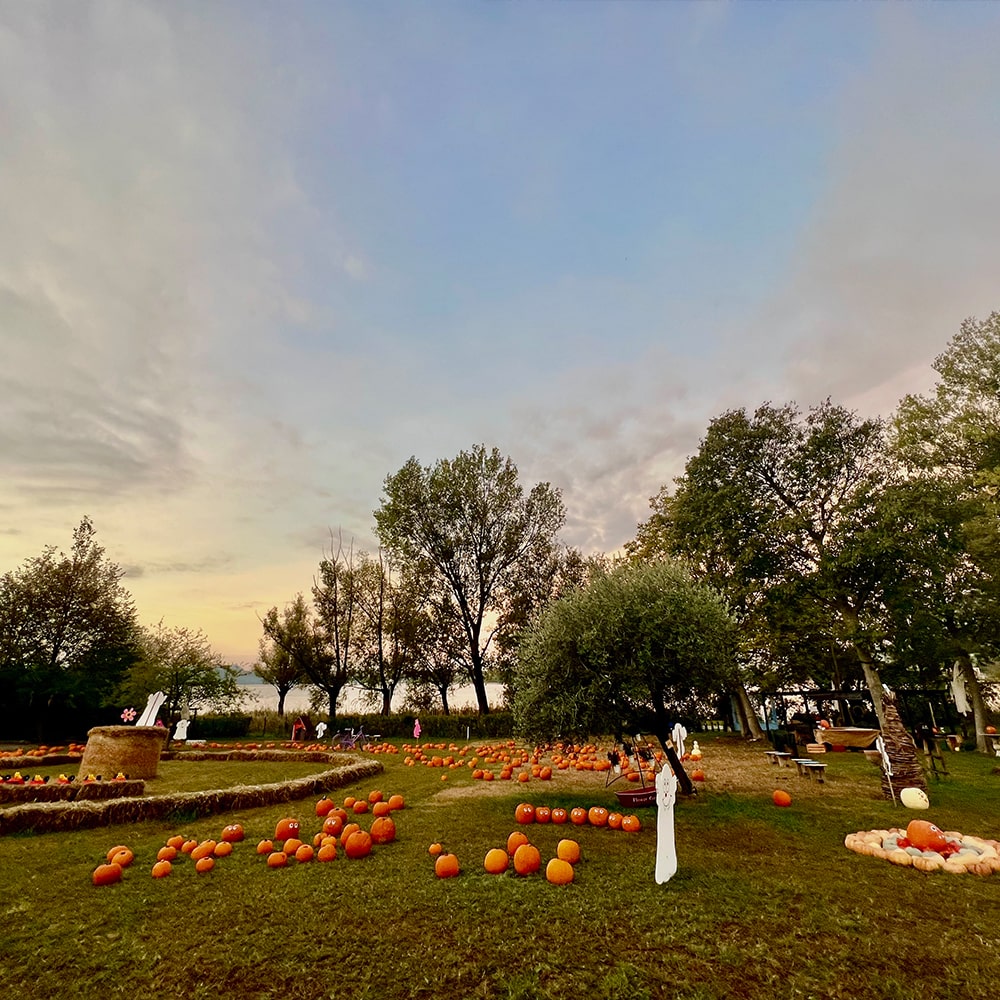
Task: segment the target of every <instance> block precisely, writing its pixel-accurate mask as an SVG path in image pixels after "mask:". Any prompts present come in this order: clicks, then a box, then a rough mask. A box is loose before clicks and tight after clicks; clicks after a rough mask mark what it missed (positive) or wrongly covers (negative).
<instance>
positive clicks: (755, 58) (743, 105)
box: [0, 0, 1000, 663]
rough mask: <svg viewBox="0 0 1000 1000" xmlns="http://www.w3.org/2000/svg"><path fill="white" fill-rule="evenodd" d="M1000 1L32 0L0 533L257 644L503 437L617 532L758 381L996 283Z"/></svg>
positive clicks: (9, 47)
mask: <svg viewBox="0 0 1000 1000" xmlns="http://www.w3.org/2000/svg"><path fill="white" fill-rule="evenodd" d="M997 37H1000V4H994V3H961V2H958V3H947V4H945V3H920V4H903V3H889V4H881V3H878V4H876V3H860V4H859V3H806V2H802V3H716V2H711V0H703V2H691V3H687V2H659V3H655V2H654V3H639V2H635V3H628V2H607V3H602V2H597V0H594V2H582V0H563V2H549V3H504V2H499V0H495V2H481V3H479V2H462V3H457V2H447V0H442V2H438V3H433V4H408V3H402V2H389V0H387V2H384V3H378V4H370V3H356V2H351V3H346V2H344V3H340V2H336V0H323V2H315V3H309V2H304V0H288V2H283V3H273V2H266V3H265V2H254V0H238V2H236V0H234V2H222V0H209V2H205V0H193V2H184V0H169V2H167V0H160V2H149V3H146V2H137V0H127V2H120V3H119V2H93V3H89V2H85V0H83V2H78V3H66V2H49V3H47V2H44V0H35V2H31V3H26V2H22V0H0V571H3V570H7V569H13V568H15V567H16V566H18V565H20V563H21V562H22V561H23V560H24V559H26V558H28V557H30V556H33V555H36V554H38V553H39V552H40V551H41V550H42V548H43V546H44V545H46V544H48V543H51V544H54V545H56V546H58V547H60V548H64V549H66V548H68V547H69V545H70V543H71V534H72V529H73V527H74V526H75V525H76V524H77V523H78V522H79V520H80V518H81V517H83V516H84V515H85V514H87V515H90V517H91V518H92V519H93V521H94V523H95V526H96V528H97V531H98V539H99V541H100V542H101V543H102V544H103V545H104V546H105V548H106V549H107V552H108V554H109V555H110V556H111V557H112V558H113V559H115V560H116V561H117V562H119V563H120V564H121V565H122V566H123V567H126V568H127V572H128V578H127V581H126V583H127V586H128V588H129V590H130V591H131V593H132V594H133V596H134V598H135V600H136V604H137V606H138V609H139V613H140V617H141V619H142V620H143V621H147V622H155V621H158V620H159V619H161V618H162V619H164V621H165V622H166V623H167V624H168V625H183V626H188V627H193V628H194V627H196V628H201V629H203V630H204V631H205V632H206V633H207V635H208V636H209V639H210V640H211V641H212V643H213V645H214V646H215V648H216V649H217V650H218V651H220V652H221V653H223V654H224V655H226V656H228V657H230V658H232V659H233V660H234V661H238V662H244V663H249V662H252V660H253V659H254V657H255V655H256V648H257V640H258V637H259V635H260V627H259V623H258V620H257V614H258V613H260V614H263V613H264V612H265V611H266V610H267V608H269V607H270V606H272V605H275V604H277V605H281V604H283V603H284V602H285V601H287V600H290V599H291V598H292V597H293V596H294V595H295V593H296V592H297V591H299V590H303V591H308V588H309V586H310V585H311V582H312V576H313V572H314V570H315V568H316V565H317V563H318V562H319V559H320V558H321V557H322V554H323V549H324V546H325V545H326V544H327V542H328V540H329V537H330V532H331V531H338V530H341V531H342V532H343V533H344V536H345V538H354V539H355V540H356V544H357V545H359V546H361V547H363V548H369V547H372V545H373V518H372V511H373V510H374V509H375V508H376V507H377V506H378V504H379V500H380V496H381V486H382V483H383V481H384V479H385V477H386V475H387V474H390V473H392V472H395V471H396V470H397V469H398V468H399V467H400V466H401V465H402V464H403V463H404V462H405V461H406V460H407V459H408V458H409V457H410V456H411V455H415V456H416V457H417V458H418V459H419V460H420V461H421V462H422V463H424V464H431V463H433V462H434V461H436V460H437V459H440V458H450V457H453V456H454V455H456V454H457V453H458V452H459V451H460V450H462V449H464V448H468V447H470V446H471V445H473V444H475V443H479V442H482V443H485V444H487V445H488V446H492V445H496V446H498V447H499V448H500V449H501V450H502V451H503V452H504V453H505V454H508V455H510V456H511V458H512V459H513V460H514V462H515V463H516V464H517V466H518V468H519V469H520V471H521V474H522V477H523V478H524V481H525V483H526V484H530V483H534V482H537V481H540V480H545V481H548V482H551V483H553V484H554V485H555V486H557V487H559V488H560V489H561V490H562V492H563V496H564V500H565V502H566V505H567V508H568V511H569V518H568V522H567V526H566V530H565V532H564V540H565V541H567V542H569V543H572V544H575V545H579V546H581V547H582V548H584V549H585V550H587V551H594V550H602V551H610V550H612V549H615V548H617V547H618V546H620V545H621V544H622V543H623V542H624V541H625V540H626V539H627V538H629V537H631V535H632V534H633V533H634V529H635V525H636V523H637V522H638V521H639V520H641V519H642V518H644V517H645V516H646V514H647V512H648V498H649V497H650V496H651V495H652V494H654V493H655V492H656V490H657V489H658V488H659V487H660V486H661V484H663V483H667V482H669V481H670V479H671V478H672V477H673V476H675V475H677V474H678V473H679V472H680V471H681V469H682V467H683V464H684V461H685V459H686V457H687V456H688V455H690V454H691V453H692V451H693V450H694V449H695V448H696V447H697V444H698V441H699V439H700V437H701V435H702V434H703V432H704V430H705V428H706V426H707V424H708V421H709V420H710V419H711V418H712V417H713V416H715V415H718V414H719V413H721V412H723V411H724V410H725V409H727V408H730V407H734V406H747V407H755V406H756V405H758V404H759V403H760V402H762V401H764V400H772V401H775V402H786V401H789V400H795V401H797V402H798V403H799V404H800V405H802V406H803V407H807V406H809V405H811V404H813V403H816V402H818V401H819V400H821V399H823V398H825V397H826V396H831V397H833V399H834V401H836V402H840V403H845V404H847V405H849V406H851V407H853V408H856V409H858V410H859V411H860V412H862V413H865V414H874V413H881V414H883V415H886V414H889V413H891V412H892V410H893V409H894V407H895V405H896V403H897V402H898V400H899V398H900V397H901V396H902V395H903V394H904V393H906V392H910V391H918V392H919V391H925V390H927V389H928V388H929V387H930V386H931V385H932V384H933V380H934V373H933V371H932V369H931V368H930V363H931V362H932V361H933V358H934V357H935V356H936V355H937V354H939V353H940V352H941V351H942V350H943V349H944V347H945V346H946V345H947V342H948V341H949V339H950V338H951V337H952V336H953V335H954V333H955V332H957V330H958V326H959V324H960V322H961V321H962V319H963V318H965V317H967V316H977V317H980V318H985V317H986V316H987V315H988V314H989V313H990V312H991V311H992V310H994V309H998V308H1000V285H998V276H1000V268H998V262H1000V227H998V226H997V219H998V218H1000V184H998V183H997V178H998V177H1000V100H998V95H1000V60H997V59H996V39H997Z"/></svg>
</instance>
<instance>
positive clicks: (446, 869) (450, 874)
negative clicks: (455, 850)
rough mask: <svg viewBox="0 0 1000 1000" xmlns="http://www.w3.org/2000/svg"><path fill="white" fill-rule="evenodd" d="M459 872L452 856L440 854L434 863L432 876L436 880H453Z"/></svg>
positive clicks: (456, 860) (455, 859) (455, 860)
mask: <svg viewBox="0 0 1000 1000" xmlns="http://www.w3.org/2000/svg"><path fill="white" fill-rule="evenodd" d="M460 871H461V869H460V868H459V866H458V858H457V857H456V856H455V855H454V854H440V855H438V858H437V860H436V861H435V862H434V874H435V875H437V877H438V878H454V877H455V876H456V875H457V874H458V873H459V872H460Z"/></svg>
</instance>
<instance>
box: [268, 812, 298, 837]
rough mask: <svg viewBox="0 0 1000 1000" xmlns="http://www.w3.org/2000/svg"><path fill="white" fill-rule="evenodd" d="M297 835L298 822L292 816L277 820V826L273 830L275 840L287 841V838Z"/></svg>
mask: <svg viewBox="0 0 1000 1000" xmlns="http://www.w3.org/2000/svg"><path fill="white" fill-rule="evenodd" d="M298 835H299V821H298V820H297V819H296V818H295V817H294V816H285V817H283V818H282V819H279V820H278V825H277V826H276V827H275V828H274V839H275V840H288V838H289V837H297V836H298Z"/></svg>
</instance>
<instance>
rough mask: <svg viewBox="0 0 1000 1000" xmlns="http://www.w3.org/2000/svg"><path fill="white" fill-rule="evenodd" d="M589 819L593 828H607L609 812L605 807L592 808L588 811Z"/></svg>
mask: <svg viewBox="0 0 1000 1000" xmlns="http://www.w3.org/2000/svg"><path fill="white" fill-rule="evenodd" d="M587 819H588V821H589V822H590V825H591V826H607V825H608V810H607V809H605V808H604V806H591V807H590V808H589V809H588V810H587Z"/></svg>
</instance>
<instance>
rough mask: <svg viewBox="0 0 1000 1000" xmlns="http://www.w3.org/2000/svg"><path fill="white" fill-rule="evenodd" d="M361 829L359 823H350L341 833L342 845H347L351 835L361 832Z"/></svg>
mask: <svg viewBox="0 0 1000 1000" xmlns="http://www.w3.org/2000/svg"><path fill="white" fill-rule="evenodd" d="M360 829H361V827H360V825H359V824H357V823H348V824H347V826H345V827H344V828H343V830H341V831H340V842H341V843H342V844H346V843H347V840H348V838H349V837H350V836H351V834H352V833H357V832H358V830H360Z"/></svg>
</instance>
